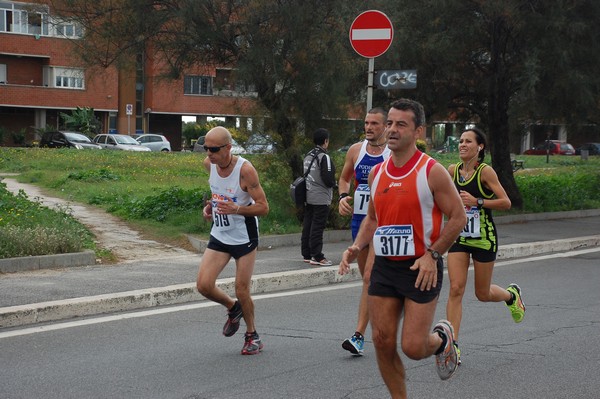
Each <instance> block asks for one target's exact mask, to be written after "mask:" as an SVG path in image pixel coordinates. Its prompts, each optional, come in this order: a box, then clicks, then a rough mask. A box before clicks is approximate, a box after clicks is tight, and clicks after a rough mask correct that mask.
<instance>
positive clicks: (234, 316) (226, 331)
mask: <svg viewBox="0 0 600 399" xmlns="http://www.w3.org/2000/svg"><path fill="white" fill-rule="evenodd" d="M241 318H242V305H240V302H239V301H235V304H234V305H233V307H232V308H231V310H229V311H228V312H227V321H226V322H225V325H224V326H223V335H224V336H226V337H231V336H232V335H233V334H235V333H236V332H237V330H238V328H240V319H241Z"/></svg>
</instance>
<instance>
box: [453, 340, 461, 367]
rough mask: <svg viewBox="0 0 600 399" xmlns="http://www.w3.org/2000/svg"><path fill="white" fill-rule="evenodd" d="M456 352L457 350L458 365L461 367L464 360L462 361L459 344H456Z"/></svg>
mask: <svg viewBox="0 0 600 399" xmlns="http://www.w3.org/2000/svg"><path fill="white" fill-rule="evenodd" d="M454 350H456V364H458V365H459V366H460V365H461V363H462V360H460V348H459V347H458V344H457V343H456V342H455V343H454Z"/></svg>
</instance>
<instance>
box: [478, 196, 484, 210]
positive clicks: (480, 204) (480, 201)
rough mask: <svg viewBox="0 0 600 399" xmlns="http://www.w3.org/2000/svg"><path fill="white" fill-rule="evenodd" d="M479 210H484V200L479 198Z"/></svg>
mask: <svg viewBox="0 0 600 399" xmlns="http://www.w3.org/2000/svg"><path fill="white" fill-rule="evenodd" d="M477 208H479V209H481V208H483V198H477Z"/></svg>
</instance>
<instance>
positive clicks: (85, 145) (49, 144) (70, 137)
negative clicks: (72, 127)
mask: <svg viewBox="0 0 600 399" xmlns="http://www.w3.org/2000/svg"><path fill="white" fill-rule="evenodd" d="M40 147H46V148H63V147H66V148H77V149H78V150H83V149H94V150H101V149H102V147H100V146H99V145H98V144H94V143H92V140H90V139H89V138H88V136H86V135H85V134H83V133H79V132H63V131H54V132H52V131H50V132H44V134H43V135H42V138H41V140H40Z"/></svg>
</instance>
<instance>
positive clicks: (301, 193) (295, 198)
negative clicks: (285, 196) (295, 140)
mask: <svg viewBox="0 0 600 399" xmlns="http://www.w3.org/2000/svg"><path fill="white" fill-rule="evenodd" d="M317 155H319V154H318V153H317V154H315V155H314V156H313V159H312V161H310V165H309V166H308V169H307V170H306V173H305V174H304V176H300V177H298V178H296V180H294V182H293V183H292V184H290V196H291V197H292V202H293V203H294V204H296V206H302V205H304V204H305V203H306V176H308V174H309V173H310V168H312V164H313V162H315V159H316V158H317Z"/></svg>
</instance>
